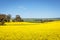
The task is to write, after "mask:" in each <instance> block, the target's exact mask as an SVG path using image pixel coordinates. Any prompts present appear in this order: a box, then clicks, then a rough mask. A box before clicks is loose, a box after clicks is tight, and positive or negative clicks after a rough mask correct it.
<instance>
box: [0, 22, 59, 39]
mask: <svg viewBox="0 0 60 40" xmlns="http://www.w3.org/2000/svg"><path fill="white" fill-rule="evenodd" d="M0 40H60V21H55V22H48V23H28V22H10V23H5V25H3V26H2V25H0Z"/></svg>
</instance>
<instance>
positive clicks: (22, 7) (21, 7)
mask: <svg viewBox="0 0 60 40" xmlns="http://www.w3.org/2000/svg"><path fill="white" fill-rule="evenodd" d="M18 8H19V9H22V10H26V9H27V8H25V7H24V6H19V7H18Z"/></svg>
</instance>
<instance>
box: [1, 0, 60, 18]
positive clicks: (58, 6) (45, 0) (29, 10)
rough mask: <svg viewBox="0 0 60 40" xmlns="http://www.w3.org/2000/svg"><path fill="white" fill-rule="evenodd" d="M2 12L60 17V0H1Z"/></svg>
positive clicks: (25, 15)
mask: <svg viewBox="0 0 60 40" xmlns="http://www.w3.org/2000/svg"><path fill="white" fill-rule="evenodd" d="M0 13H3V14H11V15H12V17H15V16H16V15H17V14H18V15H20V16H21V17H22V18H56V17H60V0H0Z"/></svg>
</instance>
